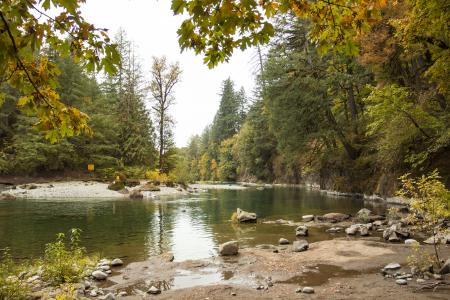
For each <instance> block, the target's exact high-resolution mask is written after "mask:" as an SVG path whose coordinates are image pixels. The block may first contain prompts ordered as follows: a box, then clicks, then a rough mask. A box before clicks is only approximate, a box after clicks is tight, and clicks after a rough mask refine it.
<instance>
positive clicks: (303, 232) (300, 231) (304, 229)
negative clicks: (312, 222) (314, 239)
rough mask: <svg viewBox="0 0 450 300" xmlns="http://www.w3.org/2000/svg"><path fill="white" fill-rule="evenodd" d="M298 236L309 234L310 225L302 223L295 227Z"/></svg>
mask: <svg viewBox="0 0 450 300" xmlns="http://www.w3.org/2000/svg"><path fill="white" fill-rule="evenodd" d="M295 235H296V236H307V235H308V227H306V226H305V225H300V226H298V227H297V228H296V229H295Z"/></svg>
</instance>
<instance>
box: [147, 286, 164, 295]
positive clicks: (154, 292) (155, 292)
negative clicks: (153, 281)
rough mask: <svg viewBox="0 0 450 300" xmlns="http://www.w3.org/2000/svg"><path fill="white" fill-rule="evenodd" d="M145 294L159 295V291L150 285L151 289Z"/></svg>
mask: <svg viewBox="0 0 450 300" xmlns="http://www.w3.org/2000/svg"><path fill="white" fill-rule="evenodd" d="M147 293H149V294H153V295H157V294H161V290H160V289H158V288H157V287H155V286H153V285H152V286H151V288H150V289H149V290H148V291H147Z"/></svg>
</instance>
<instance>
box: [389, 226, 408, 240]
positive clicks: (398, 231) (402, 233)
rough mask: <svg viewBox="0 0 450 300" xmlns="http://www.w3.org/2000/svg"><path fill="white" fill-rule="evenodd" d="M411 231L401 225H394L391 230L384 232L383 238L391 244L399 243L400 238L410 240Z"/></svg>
mask: <svg viewBox="0 0 450 300" xmlns="http://www.w3.org/2000/svg"><path fill="white" fill-rule="evenodd" d="M408 237H409V231H408V230H407V229H406V228H402V225H401V224H400V223H396V224H392V225H391V226H390V227H389V228H386V229H385V230H384V231H383V238H384V239H385V240H388V241H390V242H399V241H400V238H408Z"/></svg>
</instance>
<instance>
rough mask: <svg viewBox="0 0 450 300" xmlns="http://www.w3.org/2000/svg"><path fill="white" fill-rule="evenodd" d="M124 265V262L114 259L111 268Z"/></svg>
mask: <svg viewBox="0 0 450 300" xmlns="http://www.w3.org/2000/svg"><path fill="white" fill-rule="evenodd" d="M121 265H123V261H122V260H121V259H120V258H114V259H113V260H112V262H111V266H113V267H117V266H121Z"/></svg>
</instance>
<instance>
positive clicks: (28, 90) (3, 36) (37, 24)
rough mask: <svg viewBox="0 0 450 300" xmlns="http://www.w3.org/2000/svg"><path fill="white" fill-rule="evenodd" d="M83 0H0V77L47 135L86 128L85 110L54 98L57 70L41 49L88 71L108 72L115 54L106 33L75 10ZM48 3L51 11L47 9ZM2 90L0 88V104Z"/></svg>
mask: <svg viewBox="0 0 450 300" xmlns="http://www.w3.org/2000/svg"><path fill="white" fill-rule="evenodd" d="M83 2H84V0H64V1H59V0H58V1H57V0H39V1H37V0H32V1H29V0H19V1H11V0H5V1H1V3H0V44H1V45H2V46H1V47H0V74H1V75H0V82H6V83H8V84H10V85H11V86H12V87H13V88H16V89H17V90H19V91H20V93H21V94H22V95H21V97H19V98H17V99H16V103H17V106H18V107H19V108H20V109H21V110H22V111H24V112H26V113H27V114H29V115H32V116H36V117H37V118H38V120H37V121H38V122H37V123H35V125H34V126H35V127H36V128H38V129H39V130H41V131H44V132H45V133H46V137H47V138H48V139H50V141H52V142H55V141H57V140H58V139H60V138H61V137H64V136H71V135H74V134H79V133H81V132H86V133H91V129H90V128H89V126H88V125H87V122H88V116H87V115H86V114H84V113H82V112H80V111H79V110H78V109H77V108H75V107H73V106H69V105H66V104H65V103H64V102H63V101H61V100H60V96H59V95H58V93H57V91H56V86H57V77H58V75H59V73H60V71H59V70H58V68H57V66H56V65H55V63H53V62H52V61H50V60H49V58H48V55H47V54H46V53H45V52H43V51H42V50H43V49H44V48H46V47H48V48H50V49H52V50H54V51H56V52H58V54H59V55H61V56H63V57H69V56H70V57H71V58H72V59H73V60H74V61H75V62H80V61H81V62H82V63H83V64H84V66H85V67H86V69H87V70H88V71H95V70H102V69H103V70H105V71H106V72H107V73H114V72H115V71H116V65H117V64H118V63H119V60H120V57H119V55H118V53H117V51H116V48H115V46H114V45H113V44H111V43H110V41H109V38H108V36H107V30H106V29H101V28H96V27H95V26H94V25H92V24H90V23H88V22H86V21H85V20H84V19H83V17H82V16H81V12H80V9H79V8H80V5H81V3H83ZM50 9H52V11H57V13H56V15H54V16H51V15H50ZM4 99H5V94H4V93H1V94H0V105H1V104H2V103H3V102H4Z"/></svg>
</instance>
